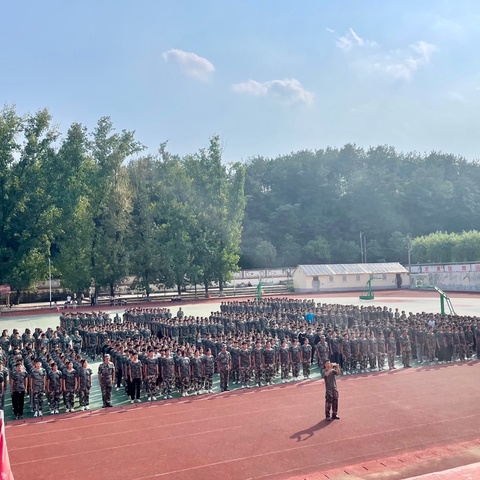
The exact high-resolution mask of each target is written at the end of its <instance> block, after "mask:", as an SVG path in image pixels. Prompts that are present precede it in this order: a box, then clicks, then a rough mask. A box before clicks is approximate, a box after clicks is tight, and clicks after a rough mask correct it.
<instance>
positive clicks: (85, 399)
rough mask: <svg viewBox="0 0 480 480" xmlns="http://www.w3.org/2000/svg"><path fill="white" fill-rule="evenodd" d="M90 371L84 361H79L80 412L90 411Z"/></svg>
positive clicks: (86, 362)
mask: <svg viewBox="0 0 480 480" xmlns="http://www.w3.org/2000/svg"><path fill="white" fill-rule="evenodd" d="M92 374H93V372H92V369H91V368H90V367H89V365H88V361H87V360H86V359H84V360H82V361H81V368H80V369H79V372H78V377H79V383H78V386H79V400H80V410H82V411H84V410H90V389H91V388H92Z"/></svg>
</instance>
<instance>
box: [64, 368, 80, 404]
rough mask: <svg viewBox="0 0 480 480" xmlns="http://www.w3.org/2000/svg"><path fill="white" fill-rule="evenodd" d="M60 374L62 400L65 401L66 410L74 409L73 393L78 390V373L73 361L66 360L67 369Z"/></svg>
mask: <svg viewBox="0 0 480 480" xmlns="http://www.w3.org/2000/svg"><path fill="white" fill-rule="evenodd" d="M62 373H63V376H62V382H63V389H62V390H63V400H64V402H65V409H66V412H67V413H68V412H74V411H75V393H76V392H78V374H77V372H76V371H75V369H74V368H73V362H71V361H68V362H67V369H66V370H64V371H63V372H62Z"/></svg>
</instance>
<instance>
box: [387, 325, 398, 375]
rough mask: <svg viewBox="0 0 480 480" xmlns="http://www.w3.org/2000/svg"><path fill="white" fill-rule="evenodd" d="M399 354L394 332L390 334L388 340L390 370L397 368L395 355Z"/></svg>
mask: <svg viewBox="0 0 480 480" xmlns="http://www.w3.org/2000/svg"><path fill="white" fill-rule="evenodd" d="M396 354H397V339H396V338H395V334H394V332H390V335H389V336H388V340H387V356H388V369H389V370H393V369H394V368H395V355H396Z"/></svg>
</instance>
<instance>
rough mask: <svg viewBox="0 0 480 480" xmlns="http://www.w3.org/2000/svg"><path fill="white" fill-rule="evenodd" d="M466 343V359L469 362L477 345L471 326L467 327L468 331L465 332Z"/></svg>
mask: <svg viewBox="0 0 480 480" xmlns="http://www.w3.org/2000/svg"><path fill="white" fill-rule="evenodd" d="M465 342H466V353H465V355H466V357H467V359H468V360H470V359H471V358H472V355H473V347H474V345H475V336H474V332H473V330H472V326H471V325H467V329H466V330H465Z"/></svg>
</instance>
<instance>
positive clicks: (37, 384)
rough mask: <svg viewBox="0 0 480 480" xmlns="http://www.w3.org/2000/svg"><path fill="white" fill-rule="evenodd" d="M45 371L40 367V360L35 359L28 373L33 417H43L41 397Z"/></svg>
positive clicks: (43, 390)
mask: <svg viewBox="0 0 480 480" xmlns="http://www.w3.org/2000/svg"><path fill="white" fill-rule="evenodd" d="M46 375H47V374H46V372H45V370H44V369H43V368H42V362H41V361H40V360H35V368H34V369H33V370H32V371H31V373H30V395H31V396H32V407H33V416H34V417H43V397H44V396H45V387H46V384H47V381H46Z"/></svg>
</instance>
